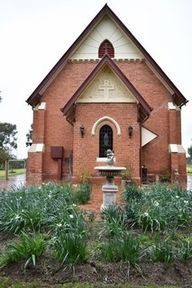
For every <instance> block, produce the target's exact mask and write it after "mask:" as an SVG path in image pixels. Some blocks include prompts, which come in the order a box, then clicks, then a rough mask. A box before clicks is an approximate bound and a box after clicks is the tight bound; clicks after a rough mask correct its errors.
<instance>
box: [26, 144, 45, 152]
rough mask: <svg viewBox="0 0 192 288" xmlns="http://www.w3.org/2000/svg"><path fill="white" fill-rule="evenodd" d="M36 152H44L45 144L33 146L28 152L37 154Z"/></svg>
mask: <svg viewBox="0 0 192 288" xmlns="http://www.w3.org/2000/svg"><path fill="white" fill-rule="evenodd" d="M35 152H44V144H43V143H37V144H32V145H31V147H30V148H29V150H28V153H35Z"/></svg>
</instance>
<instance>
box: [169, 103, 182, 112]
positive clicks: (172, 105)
mask: <svg viewBox="0 0 192 288" xmlns="http://www.w3.org/2000/svg"><path fill="white" fill-rule="evenodd" d="M168 110H181V109H180V108H179V107H178V106H176V105H175V104H173V102H168Z"/></svg>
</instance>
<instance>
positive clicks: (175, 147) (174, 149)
mask: <svg viewBox="0 0 192 288" xmlns="http://www.w3.org/2000/svg"><path fill="white" fill-rule="evenodd" d="M169 152H170V153H179V154H185V153H186V152H185V149H184V148H183V146H182V145H180V144H169Z"/></svg>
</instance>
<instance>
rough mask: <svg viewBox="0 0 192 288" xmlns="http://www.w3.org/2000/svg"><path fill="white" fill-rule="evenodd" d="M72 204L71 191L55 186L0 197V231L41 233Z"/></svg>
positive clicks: (4, 194)
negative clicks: (59, 212)
mask: <svg viewBox="0 0 192 288" xmlns="http://www.w3.org/2000/svg"><path fill="white" fill-rule="evenodd" d="M70 204H72V197H71V187H70V186H68V185H66V186H62V185H58V184H55V183H47V184H43V185H41V186H39V187H35V186H34V187H29V188H26V187H20V188H19V189H12V190H11V191H7V192H4V193H1V194H0V231H5V232H11V233H19V232H20V231H24V230H25V231H31V232H34V231H41V230H42V229H43V228H46V227H47V226H49V225H50V223H51V221H52V219H54V217H55V215H57V214H58V211H61V210H63V209H64V208H65V207H67V206H68V205H70Z"/></svg>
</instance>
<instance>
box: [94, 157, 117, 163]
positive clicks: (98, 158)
mask: <svg viewBox="0 0 192 288" xmlns="http://www.w3.org/2000/svg"><path fill="white" fill-rule="evenodd" d="M107 160H108V158H107V157H97V158H96V162H104V163H105V162H107ZM113 161H114V162H116V158H114V159H113Z"/></svg>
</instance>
